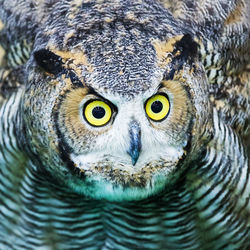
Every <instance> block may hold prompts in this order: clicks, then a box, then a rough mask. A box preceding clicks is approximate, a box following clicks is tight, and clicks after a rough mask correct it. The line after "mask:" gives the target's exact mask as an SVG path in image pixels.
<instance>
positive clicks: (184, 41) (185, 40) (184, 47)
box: [175, 34, 198, 61]
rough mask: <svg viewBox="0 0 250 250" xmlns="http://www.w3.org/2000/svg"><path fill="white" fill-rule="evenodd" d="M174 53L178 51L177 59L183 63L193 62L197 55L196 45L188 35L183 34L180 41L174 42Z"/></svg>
mask: <svg viewBox="0 0 250 250" xmlns="http://www.w3.org/2000/svg"><path fill="white" fill-rule="evenodd" d="M175 51H180V52H181V53H180V55H179V57H180V58H181V59H182V60H183V61H193V59H194V58H195V57H196V56H197V55H198V43H196V42H195V41H194V39H193V38H192V36H191V35H190V34H185V35H184V36H183V37H182V38H181V40H179V41H178V42H176V44H175Z"/></svg>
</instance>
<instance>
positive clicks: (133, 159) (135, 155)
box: [130, 151, 140, 166]
mask: <svg viewBox="0 0 250 250" xmlns="http://www.w3.org/2000/svg"><path fill="white" fill-rule="evenodd" d="M139 155H140V153H139V152H138V151H136V152H133V153H132V154H130V156H131V160H132V165H133V166H135V164H136V162H137V161H138V158H139Z"/></svg>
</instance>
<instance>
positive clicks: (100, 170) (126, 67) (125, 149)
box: [23, 35, 209, 201]
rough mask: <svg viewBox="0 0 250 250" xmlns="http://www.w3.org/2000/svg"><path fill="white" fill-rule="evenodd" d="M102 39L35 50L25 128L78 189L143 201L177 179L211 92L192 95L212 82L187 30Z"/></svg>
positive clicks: (54, 169) (46, 161) (52, 168)
mask: <svg viewBox="0 0 250 250" xmlns="http://www.w3.org/2000/svg"><path fill="white" fill-rule="evenodd" d="M98 39H104V38H102V37H98V38H97V37H96V36H95V37H94V38H93V39H89V40H88V41H84V42H80V43H79V44H77V45H74V46H73V47H67V49H66V48H59V46H56V45H55V43H53V39H52V40H50V41H49V42H47V43H46V44H47V45H46V46H45V48H42V49H37V50H36V51H35V52H34V57H33V58H32V59H31V60H30V63H29V66H28V67H29V68H28V69H29V70H28V72H29V74H28V81H29V84H27V87H26V92H25V95H24V98H23V108H24V114H25V117H24V120H25V126H26V135H27V137H30V138H31V139H30V148H31V150H32V151H33V152H34V153H36V152H39V155H37V157H38V158H39V161H40V163H41V164H42V165H43V167H45V168H46V169H47V170H48V171H49V172H50V173H51V174H52V175H54V176H56V178H57V179H59V180H60V181H61V182H63V183H64V184H65V185H67V186H69V187H70V188H72V190H74V191H76V192H78V193H81V194H83V195H86V196H90V197H93V198H96V199H108V200H116V201H117V200H136V199H143V198H146V197H149V196H151V195H154V194H157V193H159V192H160V191H162V190H163V189H164V188H165V187H166V186H167V185H168V184H169V183H172V182H173V181H174V180H175V178H176V176H178V171H179V169H182V165H183V162H185V158H186V154H187V150H190V148H191V147H190V144H191V140H192V143H194V142H195V136H193V137H192V136H191V134H192V133H193V132H194V131H196V130H197V131H198V129H199V125H200V123H202V122H203V121H204V119H205V118H204V117H206V115H204V114H202V113H201V109H199V108H198V107H199V106H202V105H204V103H206V98H204V96H205V94H204V93H203V94H204V95H202V94H200V96H199V95H197V94H196V92H197V93H198V92H199V90H200V88H202V87H201V86H202V82H204V81H205V80H206V79H205V77H204V71H202V69H201V68H200V67H199V65H198V64H196V63H195V58H194V57H195V56H196V55H193V54H194V53H193V51H192V48H193V47H195V46H197V45H196V43H195V42H194V41H193V39H192V38H191V36H189V35H186V36H185V35H181V36H176V37H171V38H169V39H166V40H164V41H159V40H157V39H148V38H147V37H146V36H145V37H142V38H141V40H140V39H139V40H138V39H136V38H134V39H131V37H130V38H129V39H128V40H127V41H126V43H125V44H126V47H124V49H122V50H121V48H120V47H119V46H118V45H117V43H118V42H117V41H114V42H113V44H112V42H110V44H108V45H107V46H106V47H105V46H103V44H104V42H103V41H99V40H98ZM142 41H143V43H142ZM123 43H124V41H123ZM186 43H189V44H190V47H188V49H186V47H185V46H186ZM183 44H184V45H183ZM111 48H113V49H112V50H111ZM193 50H195V49H193ZM33 65H35V67H34V66H33ZM194 65H195V67H194ZM194 68H195V70H194ZM202 92H204V90H202V91H201V92H199V93H202ZM208 109H209V107H208ZM31 118H32V119H31ZM206 118H207V117H206ZM197 134H198V133H197ZM194 144H195V143H194Z"/></svg>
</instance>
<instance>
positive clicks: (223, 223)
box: [0, 90, 250, 249]
mask: <svg viewBox="0 0 250 250" xmlns="http://www.w3.org/2000/svg"><path fill="white" fill-rule="evenodd" d="M21 95H22V90H19V91H18V92H17V93H15V94H13V95H12V96H11V98H10V99H9V100H8V101H6V102H5V103H4V104H3V105H2V107H1V110H0V115H1V117H3V119H2V123H1V124H0V161H1V164H0V165H1V168H0V176H1V181H0V190H1V192H0V195H1V197H0V199H1V201H2V203H3V204H2V205H1V207H0V249H140V248H142V247H143V249H237V248H239V247H240V246H241V247H242V246H244V247H245V249H248V247H249V246H250V244H249V242H250V236H249V235H250V230H249V226H248V223H249V217H248V215H249V211H250V203H249V198H250V195H249V190H250V182H249V167H248V163H247V160H246V157H245V152H244V149H243V147H242V146H241V144H240V142H239V141H238V137H237V135H236V134H234V132H233V131H232V130H231V129H230V128H228V127H226V126H225V125H223V124H221V123H220V122H219V120H218V117H217V113H216V111H215V110H214V128H215V131H216V133H215V134H214V138H213V140H212V141H211V142H210V144H209V145H208V147H207V149H206V151H205V152H204V154H203V155H202V156H201V160H200V161H199V163H197V161H196V163H194V165H193V168H192V170H191V171H189V172H188V173H183V176H182V177H181V178H180V180H179V182H178V183H176V184H175V185H174V186H172V187H169V190H168V191H167V192H165V193H163V194H161V195H160V196H158V197H153V198H151V199H149V200H144V201H135V202H129V203H112V202H105V201H95V200H88V199H87V198H83V197H82V196H78V195H76V194H72V193H71V192H70V191H69V190H67V189H64V188H63V187H60V185H58V183H56V182H55V181H54V180H53V179H51V178H50V177H48V176H45V175H44V174H43V173H42V172H41V171H39V169H37V168H36V165H35V164H33V162H32V160H30V159H29V158H28V157H27V156H25V155H23V154H21V153H20V151H21V149H20V148H19V146H18V143H17V141H16V136H15V124H18V122H19V121H18V119H19V118H18V117H19V116H18V111H19V101H20V100H21ZM6 135H8V136H6ZM221 145H223V147H221ZM222 149H223V150H222ZM14 162H15V163H14ZM13 163H14V164H13ZM238 166H239V167H238Z"/></svg>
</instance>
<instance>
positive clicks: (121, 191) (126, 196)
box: [68, 175, 170, 202]
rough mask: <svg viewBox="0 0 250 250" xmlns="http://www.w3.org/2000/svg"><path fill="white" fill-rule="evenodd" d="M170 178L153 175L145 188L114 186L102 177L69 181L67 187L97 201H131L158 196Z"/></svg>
mask: <svg viewBox="0 0 250 250" xmlns="http://www.w3.org/2000/svg"><path fill="white" fill-rule="evenodd" d="M169 177H170V176H163V175H155V176H154V177H153V178H152V179H151V180H150V182H148V183H147V185H146V186H145V187H142V188H140V187H124V186H122V185H114V184H113V183H112V182H109V181H106V180H104V179H103V178H102V177H95V178H88V177H87V178H86V179H84V180H83V181H81V182H80V181H78V182H75V181H73V182H72V181H70V182H69V183H68V185H69V186H70V187H71V188H72V189H73V190H74V191H75V192H77V193H79V194H81V195H83V196H85V197H87V198H92V199H93V198H94V199H97V200H108V201H118V202H119V201H133V200H142V199H146V198H148V197H151V196H153V195H156V194H159V193H160V192H161V191H163V190H164V188H165V187H166V185H167V184H168V180H170V178H169Z"/></svg>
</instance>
